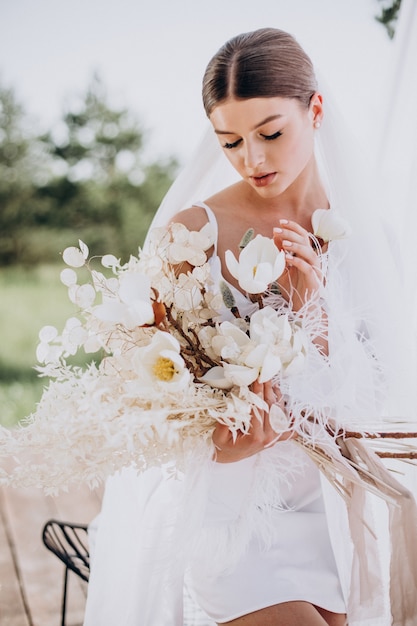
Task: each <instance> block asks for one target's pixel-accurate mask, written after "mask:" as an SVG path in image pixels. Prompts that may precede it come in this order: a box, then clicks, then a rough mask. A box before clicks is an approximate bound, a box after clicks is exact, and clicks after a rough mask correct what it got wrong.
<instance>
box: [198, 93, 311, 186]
mask: <svg viewBox="0 0 417 626" xmlns="http://www.w3.org/2000/svg"><path fill="white" fill-rule="evenodd" d="M322 113H323V111H322V99H321V96H320V95H319V94H314V96H313V97H312V99H311V101H310V105H309V108H308V109H307V108H306V107H303V105H302V104H301V103H300V102H299V101H298V100H295V99H293V98H281V97H275V98H249V99H247V100H236V99H234V98H231V99H228V100H226V101H225V102H222V103H221V104H219V105H218V106H216V107H215V109H214V110H213V111H212V113H211V115H210V121H211V123H212V124H213V127H214V130H215V132H216V134H217V136H218V138H219V142H220V144H221V146H222V147H223V151H224V152H225V154H226V156H227V158H228V159H229V161H230V162H231V164H232V165H233V167H234V168H235V169H236V171H237V172H238V173H239V174H240V175H241V176H242V178H243V179H244V180H245V181H246V182H248V183H249V185H250V186H251V187H252V188H253V189H255V191H256V192H257V193H258V194H259V195H260V196H262V197H264V198H273V197H275V196H278V195H280V194H281V193H283V192H284V191H286V190H287V189H288V188H289V187H290V186H291V185H292V184H293V183H294V182H296V181H298V180H300V176H302V175H303V173H306V172H307V171H308V168H309V166H311V165H312V164H313V163H314V153H313V150H314V132H315V128H314V123H315V122H318V121H320V120H321V118H322Z"/></svg>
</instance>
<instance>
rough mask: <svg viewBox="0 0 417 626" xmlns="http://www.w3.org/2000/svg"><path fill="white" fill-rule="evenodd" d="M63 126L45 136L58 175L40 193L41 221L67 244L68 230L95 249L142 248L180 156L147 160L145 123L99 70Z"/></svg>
mask: <svg viewBox="0 0 417 626" xmlns="http://www.w3.org/2000/svg"><path fill="white" fill-rule="evenodd" d="M58 131H59V132H57V131H56V130H55V131H51V132H49V133H48V134H46V135H45V136H44V137H43V141H44V142H45V145H46V146H47V147H48V151H49V154H50V157H51V161H52V171H54V172H55V173H56V174H55V176H53V177H52V178H51V179H50V180H49V181H48V183H47V184H45V185H43V186H41V187H39V189H38V191H37V198H36V200H37V202H38V203H39V205H42V206H43V207H44V208H45V207H49V208H47V209H46V210H45V212H44V214H43V215H42V214H41V213H42V212H41V211H39V210H38V211H37V215H38V220H39V224H38V225H39V227H41V228H42V229H43V230H44V231H45V229H46V230H47V229H53V230H54V232H59V233H60V244H61V245H62V243H63V242H62V238H63V236H64V235H65V238H67V236H70V237H72V243H73V242H74V239H77V238H78V237H81V238H83V239H84V240H85V241H86V242H88V245H89V247H90V248H91V250H92V252H93V253H94V254H103V253H105V252H109V251H111V252H112V253H113V254H116V255H119V256H122V257H123V256H128V255H129V254H130V253H134V252H136V250H137V246H138V245H139V244H140V243H141V242H142V241H143V236H144V233H145V232H146V229H147V227H148V225H149V223H150V220H151V218H152V215H153V214H154V212H155V209H156V208H157V206H158V204H159V203H160V201H161V199H162V197H163V195H164V194H165V192H166V190H167V188H168V186H169V185H170V183H171V181H172V177H173V175H174V173H175V170H176V167H177V164H176V161H175V159H173V158H169V159H167V160H166V161H165V162H163V163H145V162H144V161H143V144H144V133H143V130H142V128H141V126H140V125H139V123H138V121H137V120H136V119H135V117H134V116H133V115H132V114H131V113H130V112H129V111H128V110H127V109H120V110H117V109H115V108H112V107H111V106H110V105H109V103H108V98H107V93H106V90H105V87H104V85H103V83H102V81H101V80H100V79H99V78H98V77H97V76H95V77H94V78H93V80H92V81H91V84H90V85H89V87H88V89H87V92H86V94H85V96H84V97H83V98H82V100H81V102H79V103H78V104H77V106H73V107H71V108H70V109H69V110H68V111H67V112H66V113H65V114H64V117H63V120H62V124H61V126H60V127H59V129H58ZM39 232H40V231H39ZM39 232H38V235H39ZM66 245H67V244H66ZM50 250H51V251H52V248H51V247H50Z"/></svg>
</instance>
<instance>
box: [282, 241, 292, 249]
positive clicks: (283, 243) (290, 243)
mask: <svg viewBox="0 0 417 626" xmlns="http://www.w3.org/2000/svg"><path fill="white" fill-rule="evenodd" d="M282 245H283V246H286V247H287V248H289V247H290V246H292V241H288V239H283V240H282Z"/></svg>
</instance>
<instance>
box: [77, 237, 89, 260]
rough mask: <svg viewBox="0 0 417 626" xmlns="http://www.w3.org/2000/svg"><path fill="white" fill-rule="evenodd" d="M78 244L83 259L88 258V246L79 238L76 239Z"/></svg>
mask: <svg viewBox="0 0 417 626" xmlns="http://www.w3.org/2000/svg"><path fill="white" fill-rule="evenodd" d="M78 245H79V246H80V250H81V252H82V255H83V257H84V260H85V261H86V260H87V259H88V255H89V254H90V252H89V250H88V246H87V245H86V244H85V243H84V241H81V239H79V240H78Z"/></svg>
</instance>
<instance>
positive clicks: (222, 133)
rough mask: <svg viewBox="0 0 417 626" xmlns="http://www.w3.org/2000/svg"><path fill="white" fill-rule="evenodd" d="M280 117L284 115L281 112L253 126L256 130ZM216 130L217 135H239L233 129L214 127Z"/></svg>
mask: <svg viewBox="0 0 417 626" xmlns="http://www.w3.org/2000/svg"><path fill="white" fill-rule="evenodd" d="M279 117H282V114H281V113H277V115H269V116H268V117H266V118H265V119H264V120H262V122H259V124H256V125H255V126H254V127H253V128H252V130H256V129H257V128H260V126H263V125H264V124H268V122H272V121H273V120H277V119H278V118H279ZM214 132H215V133H216V135H237V134H238V133H235V132H234V131H232V130H216V129H214Z"/></svg>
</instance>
